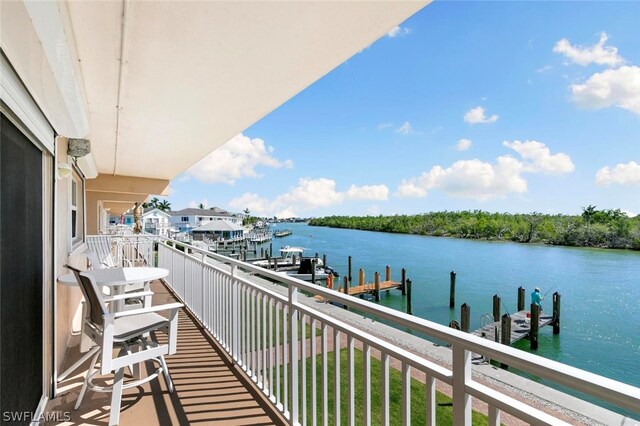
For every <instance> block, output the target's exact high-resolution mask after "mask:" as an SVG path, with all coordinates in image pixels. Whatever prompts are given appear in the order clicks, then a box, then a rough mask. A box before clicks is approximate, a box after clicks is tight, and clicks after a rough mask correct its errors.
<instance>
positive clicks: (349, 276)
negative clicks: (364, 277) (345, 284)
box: [347, 256, 353, 284]
mask: <svg viewBox="0 0 640 426" xmlns="http://www.w3.org/2000/svg"><path fill="white" fill-rule="evenodd" d="M347 277H348V278H349V284H351V283H352V282H353V280H352V279H351V256H349V275H348V276H347Z"/></svg>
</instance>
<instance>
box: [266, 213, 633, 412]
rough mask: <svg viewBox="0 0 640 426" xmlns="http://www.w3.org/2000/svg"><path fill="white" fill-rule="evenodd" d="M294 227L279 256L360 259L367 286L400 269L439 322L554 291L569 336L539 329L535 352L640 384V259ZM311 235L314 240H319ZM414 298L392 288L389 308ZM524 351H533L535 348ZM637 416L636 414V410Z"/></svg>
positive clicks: (343, 265)
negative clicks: (452, 287) (452, 297)
mask: <svg viewBox="0 0 640 426" xmlns="http://www.w3.org/2000/svg"><path fill="white" fill-rule="evenodd" d="M284 227H287V228H292V229H293V235H291V236H289V237H286V238H281V239H274V240H273V249H274V254H275V253H276V248H279V247H280V245H292V246H303V247H307V248H309V249H310V250H309V251H308V252H306V253H305V254H306V255H309V254H311V253H313V252H318V253H319V254H320V255H322V254H323V253H324V254H326V255H327V258H328V264H329V265H331V266H332V267H333V268H334V269H335V270H336V271H337V272H339V273H340V275H341V276H344V275H345V274H346V273H347V258H348V256H349V255H351V256H352V257H353V272H352V275H353V280H354V282H357V279H358V268H364V269H365V273H366V281H367V282H372V281H373V273H374V272H375V271H378V272H380V274H381V277H384V270H385V266H386V265H390V266H391V268H392V271H391V274H392V279H395V280H396V281H399V280H400V269H401V268H405V269H406V270H407V277H408V278H409V279H411V281H412V283H413V284H412V289H413V314H414V315H416V316H419V317H422V318H425V319H428V320H431V321H435V322H438V323H440V324H448V323H449V321H451V320H452V319H458V320H459V315H460V309H459V307H460V305H461V304H462V303H465V302H466V303H467V304H469V305H470V306H471V327H472V329H475V328H478V327H479V326H480V317H481V315H483V314H486V313H491V312H492V310H493V309H492V296H493V295H494V294H496V293H497V294H499V295H500V296H501V297H502V300H503V302H504V305H503V306H502V307H501V313H504V311H505V308H506V309H507V310H508V311H509V312H515V311H516V305H517V288H518V287H519V286H523V287H524V288H525V289H526V302H525V305H527V306H528V304H529V303H530V292H531V291H532V290H533V288H534V287H536V286H537V287H540V289H541V293H542V294H545V293H547V291H549V290H550V291H549V293H548V295H547V297H546V300H545V301H544V302H543V307H544V310H545V313H547V312H551V295H552V294H553V292H555V291H558V292H559V293H560V294H561V295H562V317H561V319H562V323H561V332H560V335H556V336H554V335H553V334H552V329H551V327H544V328H543V329H541V330H540V336H539V348H538V350H537V351H535V353H536V354H538V355H541V356H544V357H546V358H550V359H553V360H557V361H560V362H563V363H566V364H569V365H572V366H574V367H578V368H582V369H584V370H588V371H591V372H593V373H597V374H600V375H602V376H605V377H609V378H611V379H615V380H619V381H621V382H625V383H628V384H631V385H633V386H638V387H640V309H639V308H640V253H639V252H632V251H620V250H600V249H583V248H573V247H554V246H546V245H533V244H516V243H503V242H488V241H475V240H463V239H453V238H438V237H424V236H415V235H402V234H386V233H379V232H369V231H357V230H348V229H333V228H324V227H311V226H308V225H306V224H302V223H300V224H286V226H283V225H278V226H277V228H284ZM310 236H311V237H310ZM450 271H455V272H456V274H457V279H456V306H457V307H456V309H455V310H451V309H449V272H450ZM405 302H406V298H405V297H403V296H402V295H401V294H400V292H399V291H397V290H392V291H390V292H389V295H384V292H383V295H382V299H381V303H382V304H384V305H386V306H389V307H392V308H395V309H398V310H401V311H405ZM517 347H518V348H520V349H523V350H527V351H528V350H529V342H528V341H526V340H525V341H522V342H520V343H519V344H518V345H517ZM627 414H628V413H627Z"/></svg>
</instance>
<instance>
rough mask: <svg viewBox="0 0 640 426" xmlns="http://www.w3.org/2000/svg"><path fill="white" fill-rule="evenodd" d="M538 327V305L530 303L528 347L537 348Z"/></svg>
mask: <svg viewBox="0 0 640 426" xmlns="http://www.w3.org/2000/svg"><path fill="white" fill-rule="evenodd" d="M539 328H540V307H539V306H538V305H536V304H535V303H532V304H531V331H530V332H529V347H530V348H531V349H538V329H539Z"/></svg>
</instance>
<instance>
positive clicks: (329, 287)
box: [327, 274, 333, 290]
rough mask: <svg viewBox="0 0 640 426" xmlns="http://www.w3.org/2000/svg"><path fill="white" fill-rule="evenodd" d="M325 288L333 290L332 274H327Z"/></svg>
mask: <svg viewBox="0 0 640 426" xmlns="http://www.w3.org/2000/svg"><path fill="white" fill-rule="evenodd" d="M327 288H328V289H329V290H333V274H329V275H327Z"/></svg>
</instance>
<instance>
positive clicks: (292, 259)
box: [291, 254, 297, 266]
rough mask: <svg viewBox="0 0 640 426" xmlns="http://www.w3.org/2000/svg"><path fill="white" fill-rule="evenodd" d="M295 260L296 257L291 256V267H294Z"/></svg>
mask: <svg viewBox="0 0 640 426" xmlns="http://www.w3.org/2000/svg"><path fill="white" fill-rule="evenodd" d="M296 260H297V259H296V255H295V254H294V255H293V256H291V264H292V265H293V266H296Z"/></svg>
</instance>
